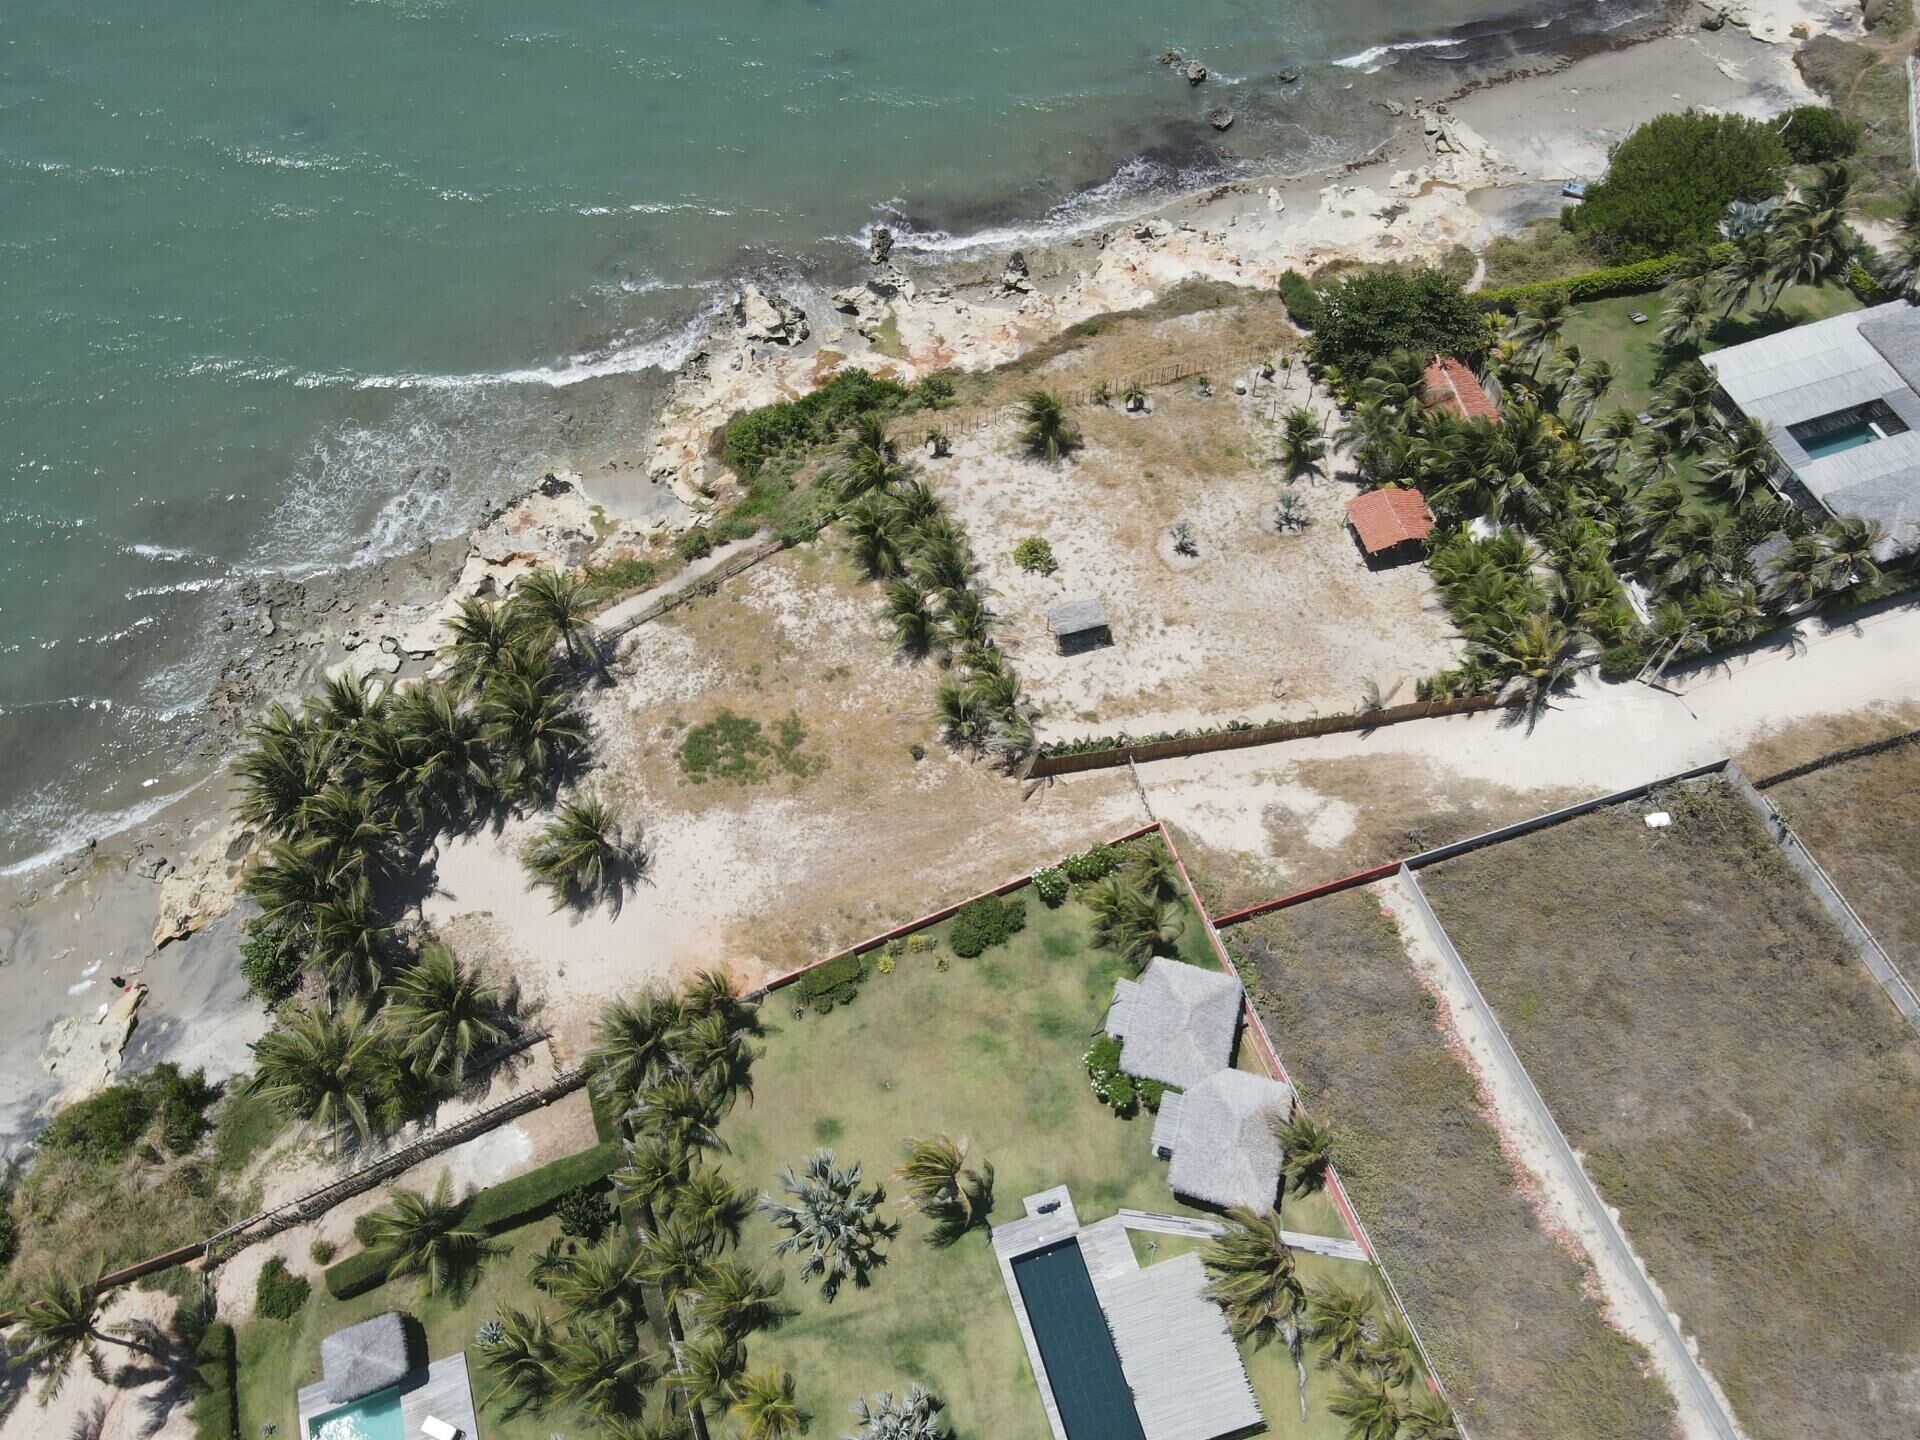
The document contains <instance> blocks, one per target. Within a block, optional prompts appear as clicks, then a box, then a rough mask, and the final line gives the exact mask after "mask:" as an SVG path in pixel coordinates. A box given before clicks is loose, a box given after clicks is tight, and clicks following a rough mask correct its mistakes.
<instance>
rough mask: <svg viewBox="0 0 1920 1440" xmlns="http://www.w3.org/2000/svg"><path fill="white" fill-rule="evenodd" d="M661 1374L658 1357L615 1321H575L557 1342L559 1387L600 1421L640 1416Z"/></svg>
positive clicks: (555, 1366)
mask: <svg viewBox="0 0 1920 1440" xmlns="http://www.w3.org/2000/svg"><path fill="white" fill-rule="evenodd" d="M659 1374H660V1372H659V1366H658V1365H657V1363H656V1359H655V1356H654V1355H653V1354H652V1353H651V1352H649V1351H646V1350H643V1349H641V1348H640V1347H639V1346H637V1345H635V1344H634V1343H633V1340H632V1337H631V1336H629V1335H626V1334H623V1333H622V1332H621V1331H620V1330H619V1329H618V1328H616V1327H614V1326H612V1325H606V1324H592V1323H589V1324H581V1325H570V1326H568V1327H567V1329H566V1330H564V1331H562V1332H561V1333H560V1335H559V1337H558V1339H556V1341H555V1342H554V1347H553V1377H554V1389H555V1391H556V1392H557V1393H558V1394H559V1395H561V1396H562V1397H564V1398H565V1399H566V1400H568V1401H569V1402H571V1403H572V1404H574V1405H576V1406H578V1407H579V1408H580V1409H581V1410H582V1411H584V1412H585V1413H586V1414H587V1415H588V1416H590V1417H591V1418H593V1419H594V1420H596V1421H608V1420H616V1419H637V1418H638V1417H639V1416H640V1414H641V1413H642V1410H643V1408H644V1407H645V1404H646V1397H647V1390H648V1388H649V1387H650V1386H651V1385H652V1384H653V1383H654V1381H655V1380H657V1379H658V1378H659Z"/></svg>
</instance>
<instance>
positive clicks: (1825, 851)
mask: <svg viewBox="0 0 1920 1440" xmlns="http://www.w3.org/2000/svg"><path fill="white" fill-rule="evenodd" d="M1915 795H1920V744H1908V745H1901V746H1899V747H1897V748H1896V749H1892V750H1884V751H1882V752H1881V753H1880V754H1878V755H1868V756H1865V757H1863V758H1862V759H1859V760H1843V761H1841V762H1839V763H1838V764H1835V765H1829V766H1828V767H1827V768H1826V769H1824V770H1816V771H1814V772H1813V773H1812V774H1811V775H1803V776H1801V777H1800V778H1799V779H1797V780H1788V781H1785V782H1784V783H1782V784H1779V785H1776V786H1774V787H1773V788H1772V789H1770V790H1769V791H1768V792H1767V798H1768V799H1769V800H1771V801H1772V802H1773V803H1774V805H1775V806H1776V807H1778V808H1779V810H1780V812H1781V813H1782V814H1783V815H1784V816H1785V817H1786V818H1787V823H1788V824H1790V825H1791V826H1792V827H1793V829H1794V831H1795V833H1797V834H1798V835H1799V836H1800V839H1801V841H1802V842H1803V843H1804V844H1805V845H1806V847H1807V848H1808V849H1809V850H1811V851H1812V852H1813V857H1814V859H1816V860H1818V861H1819V862H1820V865H1821V868H1822V869H1824V870H1825V871H1826V872H1827V874H1828V875H1830V876H1832V877H1833V882H1834V884H1836V885H1838V886H1839V887H1840V891H1841V893H1842V894H1844V895H1845V896H1846V897H1847V900H1848V901H1849V902H1850V903H1851V904H1852V905H1853V908H1854V909H1856V910H1858V911H1859V912H1860V915H1861V918H1862V919H1864V920H1865V921H1866V922H1867V928H1868V929H1870V930H1872V931H1873V933H1874V935H1875V937H1876V938H1877V939H1878V940H1879V941H1880V943H1881V945H1882V946H1884V947H1885V948H1886V951H1887V953H1888V954H1889V955H1890V956H1892V957H1893V962H1894V964H1896V965H1898V966H1899V967H1900V968H1901V970H1902V971H1903V972H1905V974H1906V977H1907V980H1908V982H1909V983H1915V982H1916V981H1917V980H1920V905H1915V904H1914V899H1913V891H1914V880H1915V877H1916V876H1920V811H1916V810H1915V809H1914V807H1913V806H1912V805H1911V804H1910V803H1908V801H1909V799H1910V798H1911V797H1912V796H1915Z"/></svg>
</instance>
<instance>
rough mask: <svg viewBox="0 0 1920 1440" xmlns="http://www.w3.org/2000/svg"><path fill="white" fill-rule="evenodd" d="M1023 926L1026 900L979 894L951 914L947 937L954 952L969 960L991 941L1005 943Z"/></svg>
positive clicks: (1025, 922)
mask: <svg viewBox="0 0 1920 1440" xmlns="http://www.w3.org/2000/svg"><path fill="white" fill-rule="evenodd" d="M1026 928H1027V907H1026V902H1024V901H1021V900H1002V899H1001V898H1000V897H999V896H998V895H982V896H981V897H980V898H979V899H978V900H970V901H968V902H967V903H966V904H965V905H962V906H961V907H960V913H959V914H957V915H955V916H954V917H953V929H952V930H951V931H950V932H949V933H948V936H947V940H948V943H949V944H951V945H952V946H953V953H954V954H956V955H958V956H959V957H960V958H961V959H963V960H971V959H972V958H973V957H974V956H976V955H979V954H981V953H982V952H984V951H986V950H989V949H991V948H992V947H993V946H995V945H1004V944H1006V943H1007V941H1009V940H1011V939H1012V938H1013V937H1014V936H1015V935H1017V934H1019V933H1020V932H1021V931H1022V930H1024V929H1026Z"/></svg>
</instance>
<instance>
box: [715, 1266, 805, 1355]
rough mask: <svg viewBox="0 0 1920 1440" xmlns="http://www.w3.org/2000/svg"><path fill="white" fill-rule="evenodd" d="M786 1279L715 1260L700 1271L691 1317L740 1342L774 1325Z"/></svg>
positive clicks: (781, 1276) (779, 1316)
mask: <svg viewBox="0 0 1920 1440" xmlns="http://www.w3.org/2000/svg"><path fill="white" fill-rule="evenodd" d="M786 1278H787V1277H786V1276H785V1275H783V1274H782V1273H781V1272H780V1271H778V1270H775V1271H773V1272H771V1273H768V1274H763V1273H761V1272H760V1271H758V1270H750V1269H748V1268H747V1267H746V1266H745V1265H742V1264H741V1263H740V1262H739V1261H738V1260H734V1259H730V1258H729V1259H721V1260H715V1261H713V1262H712V1263H711V1264H709V1265H708V1266H707V1267H706V1269H705V1270H703V1271H702V1272H701V1274H700V1277H699V1282H698V1284H697V1286H696V1288H695V1290H694V1292H693V1314H694V1318H695V1319H696V1320H697V1321H699V1323H700V1324H702V1325H705V1326H709V1327H710V1328H712V1329H714V1330H718V1331H721V1332H723V1333H725V1334H728V1335H732V1336H735V1337H737V1338H740V1339H744V1338H746V1336H748V1335H750V1334H752V1333H753V1332H754V1331H756V1330H764V1329H766V1328H767V1327H768V1326H770V1325H773V1324H775V1323H776V1322H777V1321H778V1320H779V1319H780V1318H781V1315H782V1314H783V1311H782V1310H781V1307H780V1305H779V1303H778V1296H779V1294H780V1291H781V1290H782V1289H783V1288H784V1287H785V1285H786Z"/></svg>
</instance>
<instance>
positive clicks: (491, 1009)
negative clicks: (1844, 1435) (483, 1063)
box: [381, 940, 509, 1085]
mask: <svg viewBox="0 0 1920 1440" xmlns="http://www.w3.org/2000/svg"><path fill="white" fill-rule="evenodd" d="M381 1018H382V1019H383V1020H384V1021H385V1023H386V1025H387V1027H388V1029H389V1030H390V1031H391V1032H392V1034H393V1038H394V1039H395V1041H397V1042H398V1043H399V1045H400V1048H401V1051H402V1053H404V1054H405V1055H406V1056H407V1057H408V1059H410V1060H412V1061H413V1062H414V1063H415V1064H416V1065H418V1066H419V1067H420V1068H422V1069H423V1070H425V1071H427V1072H428V1073H429V1074H432V1075H436V1076H444V1077H446V1079H448V1080H449V1081H451V1082H452V1083H453V1084H454V1085H459V1084H461V1083H462V1082H463V1081H464V1080H465V1079H466V1071H467V1061H468V1060H470V1059H472V1058H473V1056H475V1055H477V1054H479V1053H481V1052H482V1051H485V1050H489V1049H491V1048H492V1047H493V1046H495V1045H498V1044H500V1043H501V1042H502V1041H504V1040H505V1039H506V1038H507V1034H508V1029H509V1025H508V1020H507V1011H506V1006H505V1004H504V1003H503V1001H502V999H501V995H500V991H499V990H498V989H497V988H496V987H495V986H494V985H493V984H492V983H491V982H490V981H489V980H488V979H487V972H486V967H485V966H484V965H482V964H478V963H476V964H472V965H463V964H461V963H460V961H459V960H458V959H457V958H455V956H454V953H453V950H452V948H451V947H450V946H447V945H444V944H442V943H441V942H440V941H438V940H429V941H428V942H427V943H426V944H425V945H422V946H421V947H420V959H419V960H418V961H417V962H416V963H415V964H413V965H410V966H408V967H407V968H406V969H405V970H402V971H401V972H400V973H399V974H398V975H396V976H395V977H394V978H393V980H392V981H391V982H390V983H389V985H388V987H387V1008H386V1011H385V1012H384V1014H383V1015H382V1017H381Z"/></svg>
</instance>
